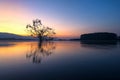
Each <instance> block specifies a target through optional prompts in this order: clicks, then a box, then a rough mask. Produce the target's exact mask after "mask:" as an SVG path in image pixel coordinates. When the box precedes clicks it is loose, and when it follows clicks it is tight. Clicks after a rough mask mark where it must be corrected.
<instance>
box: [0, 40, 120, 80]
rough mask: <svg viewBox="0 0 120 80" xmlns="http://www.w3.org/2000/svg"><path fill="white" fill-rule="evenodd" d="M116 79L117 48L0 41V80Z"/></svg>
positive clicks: (118, 66)
mask: <svg viewBox="0 0 120 80" xmlns="http://www.w3.org/2000/svg"><path fill="white" fill-rule="evenodd" d="M23 79H24V80H25V79H26V80H40V79H42V80H78V79H81V80H90V79H92V80H103V79H106V80H110V79H112V80H113V79H114V80H120V45H119V43H116V44H107V45H106V44H105V45H103V44H101V45H100V44H84V43H81V42H79V41H76V42H74V41H61V42H60V41H54V42H44V43H42V44H39V43H38V42H35V41H34V42H32V41H31V42H24V41H21V42H18V41H16V42H14V41H13V42H9V41H1V42H0V80H23Z"/></svg>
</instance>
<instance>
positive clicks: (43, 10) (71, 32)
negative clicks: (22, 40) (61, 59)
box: [0, 0, 120, 38]
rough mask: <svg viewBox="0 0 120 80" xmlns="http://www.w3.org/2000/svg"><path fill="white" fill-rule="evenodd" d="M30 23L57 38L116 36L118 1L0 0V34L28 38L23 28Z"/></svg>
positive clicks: (119, 21)
mask: <svg viewBox="0 0 120 80" xmlns="http://www.w3.org/2000/svg"><path fill="white" fill-rule="evenodd" d="M34 19H40V20H41V21H42V23H43V24H44V25H46V26H49V27H51V28H53V29H55V32H56V33H57V34H56V37H61V38H73V37H74V38H77V37H80V35H81V34H84V33H92V32H114V33H117V34H118V35H120V0H0V32H8V33H14V34H19V35H28V33H27V32H26V28H25V27H26V25H27V24H32V20H34Z"/></svg>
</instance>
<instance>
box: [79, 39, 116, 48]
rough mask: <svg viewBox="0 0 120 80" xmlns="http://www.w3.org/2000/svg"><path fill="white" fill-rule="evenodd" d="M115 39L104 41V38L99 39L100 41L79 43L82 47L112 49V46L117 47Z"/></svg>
mask: <svg viewBox="0 0 120 80" xmlns="http://www.w3.org/2000/svg"><path fill="white" fill-rule="evenodd" d="M117 43H118V42H117V41H116V40H113V41H105V40H101V41H94V40H92V41H89V40H88V41H84V40H83V41H81V42H80V44H81V46H82V47H86V48H95V49H112V48H116V47H117Z"/></svg>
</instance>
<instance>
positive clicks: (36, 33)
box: [26, 19, 56, 42]
mask: <svg viewBox="0 0 120 80" xmlns="http://www.w3.org/2000/svg"><path fill="white" fill-rule="evenodd" d="M26 29H27V31H28V32H29V33H30V34H31V36H33V37H38V38H39V42H42V41H43V40H51V39H53V35H54V34H56V33H55V32H54V30H53V29H52V28H50V27H46V26H44V25H43V24H42V23H41V20H39V19H36V20H33V24H32V25H30V24H28V25H27V26H26Z"/></svg>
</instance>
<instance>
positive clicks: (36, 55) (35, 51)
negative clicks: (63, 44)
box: [26, 42, 56, 63]
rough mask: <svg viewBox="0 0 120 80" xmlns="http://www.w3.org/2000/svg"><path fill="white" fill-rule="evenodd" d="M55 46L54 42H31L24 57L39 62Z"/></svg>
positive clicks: (49, 53)
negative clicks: (36, 43) (35, 43)
mask: <svg viewBox="0 0 120 80" xmlns="http://www.w3.org/2000/svg"><path fill="white" fill-rule="evenodd" d="M55 48H56V46H55V43H54V42H42V43H38V45H34V44H31V45H30V49H29V51H28V52H27V54H26V58H28V59H32V62H33V63H40V62H41V60H42V58H43V57H46V56H49V55H51V54H52V53H53V50H54V49H55Z"/></svg>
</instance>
